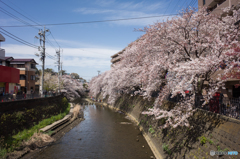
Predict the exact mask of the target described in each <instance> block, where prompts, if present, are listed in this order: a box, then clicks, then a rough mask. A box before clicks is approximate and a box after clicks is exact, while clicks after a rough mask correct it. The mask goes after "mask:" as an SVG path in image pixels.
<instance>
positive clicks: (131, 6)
mask: <svg viewBox="0 0 240 159" xmlns="http://www.w3.org/2000/svg"><path fill="white" fill-rule="evenodd" d="M2 2H4V3H6V4H7V5H9V6H10V7H12V8H13V9H15V10H16V11H18V12H20V13H21V14H23V15H25V16H26V17H28V18H29V19H31V20H33V21H34V22H37V23H39V24H52V23H71V22H86V21H101V20H112V19H125V18H137V17H148V16H161V15H169V14H176V13H178V12H179V10H181V9H182V8H183V7H187V6H188V5H189V4H191V6H192V5H193V6H194V7H197V0H143V1H141V0H131V1H129V0H121V1H120V0H68V1H66V0H65V1H64V0H61V1H60V0H41V1H36V0H21V1H19V0H2ZM0 11H1V12H0V26H14V25H25V24H23V23H21V22H19V21H17V20H16V19H14V18H12V17H10V16H9V15H6V14H5V13H3V12H6V11H7V12H8V14H9V13H11V14H12V15H14V16H16V17H17V18H20V19H21V20H24V21H26V22H28V23H30V24H34V23H33V22H32V21H30V20H29V19H26V18H25V17H23V16H22V15H20V14H18V13H17V12H15V11H14V10H12V9H11V8H9V7H8V6H6V5H5V4H3V3H1V2H0ZM164 19H166V17H158V18H148V19H137V20H125V21H114V22H102V23H88V24H76V25H57V26H46V28H47V29H49V30H50V31H51V33H52V35H53V37H54V38H55V39H56V41H57V42H58V44H59V45H60V47H61V50H63V52H62V61H63V69H64V70H66V71H67V72H68V73H72V72H75V73H78V74H79V75H80V76H81V77H83V78H85V79H91V78H92V77H93V76H96V75H97V74H98V73H97V71H98V70H100V71H101V72H104V71H106V70H109V69H110V65H111V63H110V60H111V58H110V56H111V55H113V54H115V53H117V52H118V51H121V50H122V49H124V48H125V47H126V46H127V45H128V44H129V43H131V42H132V41H135V40H136V39H137V38H139V37H140V36H141V35H142V34H143V33H142V32H136V31H134V29H135V28H143V27H145V26H147V25H149V24H153V23H154V22H157V21H162V20H164ZM2 28H3V29H5V30H6V31H8V32H10V33H11V34H13V35H15V36H17V37H19V38H21V39H23V40H25V41H27V42H29V43H32V44H34V45H39V40H37V39H35V38H34V37H35V36H36V35H37V34H38V29H43V27H42V26H40V27H36V28H34V27H2ZM0 31H3V30H1V29H0ZM5 33H6V32H5ZM46 35H47V39H48V40H47V41H48V42H47V43H46V52H47V53H48V54H50V55H52V56H54V55H55V54H56V53H55V49H57V48H58V44H57V43H56V42H55V40H54V38H53V37H52V36H51V35H50V33H47V34H46ZM3 36H4V37H5V38H6V41H5V42H2V43H1V48H3V49H5V52H6V56H13V57H14V58H34V59H35V60H36V61H37V62H38V63H39V64H40V65H41V61H40V60H39V58H38V57H37V56H35V55H34V54H35V53H37V52H38V50H37V49H34V48H31V47H29V46H26V45H23V44H21V43H19V42H17V41H15V40H13V39H11V38H9V37H7V36H6V35H4V34H3ZM49 41H50V42H49ZM50 43H51V44H50ZM51 45H53V46H51ZM40 65H39V66H38V67H39V68H40V67H41V66H40ZM46 67H48V68H53V69H54V70H55V71H57V67H56V66H55V61H54V60H53V59H51V58H48V57H47V58H46Z"/></svg>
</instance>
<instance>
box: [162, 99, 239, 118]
mask: <svg viewBox="0 0 240 159" xmlns="http://www.w3.org/2000/svg"><path fill="white" fill-rule="evenodd" d="M170 97H171V96H168V97H167V98H166V100H167V101H170V102H174V103H177V102H180V101H181V100H182V99H183V98H182V97H181V96H175V97H174V98H170ZM203 103H204V96H196V97H195V103H194V107H195V108H199V109H204V110H207V111H210V112H213V113H217V114H221V115H226V116H228V117H231V118H235V119H240V98H226V97H223V98H219V97H213V98H212V99H210V100H209V101H208V102H207V104H205V105H203Z"/></svg>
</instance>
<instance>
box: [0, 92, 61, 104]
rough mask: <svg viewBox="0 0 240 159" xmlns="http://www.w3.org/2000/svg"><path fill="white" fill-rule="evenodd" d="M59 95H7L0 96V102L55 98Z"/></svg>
mask: <svg viewBox="0 0 240 159" xmlns="http://www.w3.org/2000/svg"><path fill="white" fill-rule="evenodd" d="M60 94H61V93H48V94H43V95H41V94H20V95H12V94H8V95H4V96H0V102H9V101H17V100H27V99H36V98H46V97H55V96H57V95H60Z"/></svg>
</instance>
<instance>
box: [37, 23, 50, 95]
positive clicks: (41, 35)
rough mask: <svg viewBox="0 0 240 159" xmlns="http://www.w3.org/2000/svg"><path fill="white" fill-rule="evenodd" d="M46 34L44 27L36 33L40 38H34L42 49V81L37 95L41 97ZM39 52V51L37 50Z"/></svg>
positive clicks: (42, 80)
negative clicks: (38, 41)
mask: <svg viewBox="0 0 240 159" xmlns="http://www.w3.org/2000/svg"><path fill="white" fill-rule="evenodd" d="M46 32H49V30H48V29H47V30H46V29H45V26H44V30H42V29H41V30H39V32H38V35H39V36H40V38H38V37H37V36H35V38H37V39H39V40H40V47H42V52H41V58H40V59H41V61H42V79H41V87H40V89H39V93H40V94H41V95H43V91H44V90H43V88H44V69H45V68H44V67H45V57H46V56H45V50H46V48H45V34H46ZM41 42H43V46H41ZM39 51H40V50H39Z"/></svg>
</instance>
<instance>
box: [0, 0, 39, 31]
mask: <svg viewBox="0 0 240 159" xmlns="http://www.w3.org/2000/svg"><path fill="white" fill-rule="evenodd" d="M0 2H2V3H3V4H5V5H6V6H7V7H9V8H11V9H12V10H14V11H15V12H17V13H18V14H20V15H22V16H23V17H25V18H27V19H28V20H30V21H31V22H33V23H35V24H38V25H40V26H42V25H41V24H39V23H37V22H35V21H33V20H31V19H30V18H28V17H27V16H25V15H23V14H22V13H20V12H18V11H17V10H15V9H14V8H12V7H10V6H9V5H7V4H6V3H4V2H3V1H1V0H0Z"/></svg>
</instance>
